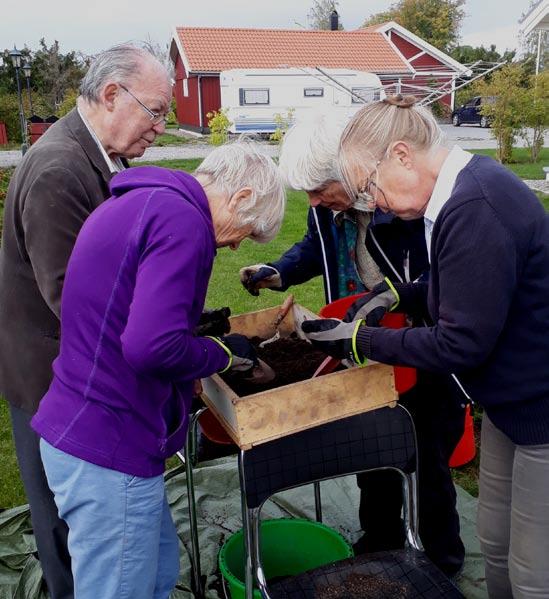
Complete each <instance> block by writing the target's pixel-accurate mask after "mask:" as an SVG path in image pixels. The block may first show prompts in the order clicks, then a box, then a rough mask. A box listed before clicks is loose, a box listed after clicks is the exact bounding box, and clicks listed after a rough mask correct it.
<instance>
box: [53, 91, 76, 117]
mask: <svg viewBox="0 0 549 599" xmlns="http://www.w3.org/2000/svg"><path fill="white" fill-rule="evenodd" d="M77 98H78V90H77V89H69V90H67V91H66V92H65V97H64V98H63V101H62V102H61V104H60V105H59V108H58V109H57V116H58V117H62V116H65V115H66V114H68V113H69V112H70V111H71V110H72V109H73V108H74V107H75V106H76V99H77Z"/></svg>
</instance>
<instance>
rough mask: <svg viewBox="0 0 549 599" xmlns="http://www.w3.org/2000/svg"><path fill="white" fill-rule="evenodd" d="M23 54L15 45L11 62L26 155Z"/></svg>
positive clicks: (22, 151)
mask: <svg viewBox="0 0 549 599" xmlns="http://www.w3.org/2000/svg"><path fill="white" fill-rule="evenodd" d="M22 56H23V55H22V54H21V52H19V50H18V49H17V48H16V47H15V46H13V50H12V51H11V52H10V58H11V63H12V65H13V68H14V69H15V79H16V80H17V99H18V100H19V124H20V126H21V138H22V139H23V143H22V144H21V153H22V154H23V155H25V152H26V151H27V149H28V147H29V146H28V143H27V127H26V123H25V115H24V113H23V99H22V97H21V81H20V79H19V69H20V68H21V57H22Z"/></svg>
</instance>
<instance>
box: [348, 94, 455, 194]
mask: <svg viewBox="0 0 549 599" xmlns="http://www.w3.org/2000/svg"><path fill="white" fill-rule="evenodd" d="M415 102H416V99H415V98H414V97H413V96H401V95H400V94H398V95H396V96H388V97H387V98H385V100H381V101H379V102H374V103H372V104H368V105H367V106H364V107H363V108H361V109H360V110H359V111H358V112H357V113H356V114H355V115H354V116H353V118H352V119H351V120H350V121H349V123H348V125H347V127H346V128H345V131H344V132H343V135H342V136H341V142H340V148H339V156H338V165H339V169H340V175H339V179H340V180H341V181H342V182H343V184H344V187H345V191H346V192H347V193H348V194H349V196H350V197H355V196H356V194H357V191H358V189H357V188H356V185H355V184H354V183H353V181H356V174H357V173H364V170H365V169H366V168H368V165H369V167H370V173H369V175H371V174H372V172H374V171H375V170H376V169H377V166H376V163H377V164H378V163H379V161H380V160H382V159H383V158H384V157H386V156H387V154H388V152H389V150H390V147H391V144H393V143H394V142H396V141H404V142H407V143H408V144H409V145H410V146H411V147H412V148H414V149H415V150H418V151H421V152H429V151H432V150H436V149H437V148H439V147H440V146H441V145H443V143H444V135H443V133H442V130H441V129H440V127H439V125H438V123H437V122H436V120H435V117H434V116H433V115H432V113H431V111H430V110H428V109H427V108H425V107H423V106H418V105H417V104H416V103H415ZM364 174H365V173H364Z"/></svg>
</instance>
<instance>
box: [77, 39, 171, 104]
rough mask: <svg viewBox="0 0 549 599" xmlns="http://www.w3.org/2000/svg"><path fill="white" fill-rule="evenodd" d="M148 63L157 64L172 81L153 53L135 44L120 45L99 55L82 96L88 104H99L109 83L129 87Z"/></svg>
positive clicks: (81, 90)
mask: <svg viewBox="0 0 549 599" xmlns="http://www.w3.org/2000/svg"><path fill="white" fill-rule="evenodd" d="M147 61H148V62H149V63H152V64H156V65H157V66H158V69H159V71H164V72H165V73H166V80H167V81H170V74H169V73H168V71H167V69H166V67H165V66H164V65H163V64H162V63H161V62H160V61H159V60H158V59H157V58H156V57H155V56H154V55H153V54H151V52H149V51H147V50H145V49H144V48H139V47H138V46H134V45H133V44H120V45H118V46H113V47H112V48H109V49H108V50H105V51H104V52H101V53H99V54H97V56H96V57H95V58H94V60H93V61H92V63H91V65H90V68H89V69H88V72H87V73H86V75H85V76H84V78H83V79H82V82H81V83H80V95H81V96H82V97H83V98H84V99H85V100H87V101H88V102H98V101H99V98H100V94H101V90H102V88H103V87H104V86H105V85H106V84H107V83H108V82H111V81H114V82H117V83H123V84H126V85H128V84H129V83H130V82H131V81H132V80H133V79H135V78H136V76H137V75H138V74H139V71H140V70H141V69H142V67H143V63H145V62H147Z"/></svg>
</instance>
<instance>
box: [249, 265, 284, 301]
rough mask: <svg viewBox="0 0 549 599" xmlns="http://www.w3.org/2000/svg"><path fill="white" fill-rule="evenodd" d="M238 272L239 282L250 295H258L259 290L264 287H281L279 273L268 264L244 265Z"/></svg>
mask: <svg viewBox="0 0 549 599" xmlns="http://www.w3.org/2000/svg"><path fill="white" fill-rule="evenodd" d="M239 274H240V282H241V283H242V285H244V287H245V288H246V289H247V290H248V291H249V292H250V293H251V294H252V295H259V290H260V289H264V288H266V287H268V288H270V289H280V288H281V287H282V279H281V277H280V273H279V272H278V270H276V268H274V266H269V265H268V264H252V266H245V267H244V268H241V269H240V271H239Z"/></svg>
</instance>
